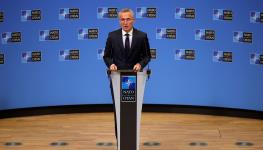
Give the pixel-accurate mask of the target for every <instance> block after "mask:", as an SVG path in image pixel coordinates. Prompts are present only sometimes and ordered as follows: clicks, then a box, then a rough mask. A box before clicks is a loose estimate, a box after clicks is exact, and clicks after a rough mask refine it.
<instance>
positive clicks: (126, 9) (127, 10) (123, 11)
mask: <svg viewBox="0 0 263 150" xmlns="http://www.w3.org/2000/svg"><path fill="white" fill-rule="evenodd" d="M125 12H130V13H131V15H132V17H133V18H134V13H133V11H132V10H131V9H130V8H123V9H122V10H121V11H119V13H118V17H119V18H120V17H121V13H125Z"/></svg>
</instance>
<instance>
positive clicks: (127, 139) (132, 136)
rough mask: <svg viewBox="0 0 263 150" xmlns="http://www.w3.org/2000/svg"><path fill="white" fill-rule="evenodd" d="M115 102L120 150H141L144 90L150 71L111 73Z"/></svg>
mask: <svg viewBox="0 0 263 150" xmlns="http://www.w3.org/2000/svg"><path fill="white" fill-rule="evenodd" d="M109 74H110V79H111V82H112V88H113V96H114V100H115V111H116V116H115V117H116V122H117V137H118V138H117V143H118V144H117V145H118V150H139V145H140V126H141V112H142V103H143V95H144V88H145V83H146V79H147V77H148V76H149V75H150V71H149V70H147V71H142V72H133V71H131V70H120V71H112V72H110V73H109Z"/></svg>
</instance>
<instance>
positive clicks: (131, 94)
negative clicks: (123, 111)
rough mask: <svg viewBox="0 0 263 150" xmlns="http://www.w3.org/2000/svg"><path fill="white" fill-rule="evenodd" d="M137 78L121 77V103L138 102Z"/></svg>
mask: <svg viewBox="0 0 263 150" xmlns="http://www.w3.org/2000/svg"><path fill="white" fill-rule="evenodd" d="M136 82H137V78H136V76H124V75H123V76H121V101H122V102H136Z"/></svg>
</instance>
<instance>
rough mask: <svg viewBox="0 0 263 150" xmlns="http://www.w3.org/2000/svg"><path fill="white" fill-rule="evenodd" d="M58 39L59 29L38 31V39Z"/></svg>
mask: <svg viewBox="0 0 263 150" xmlns="http://www.w3.org/2000/svg"><path fill="white" fill-rule="evenodd" d="M56 40H59V30H58V29H54V30H41V31H40V32H39V41H56Z"/></svg>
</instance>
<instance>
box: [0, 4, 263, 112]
mask: <svg viewBox="0 0 263 150" xmlns="http://www.w3.org/2000/svg"><path fill="white" fill-rule="evenodd" d="M262 6H263V1H261V0H254V1H251V0H243V1H236V0H162V1H161V0H138V1H137V0H126V1H125V2H124V1H119V0H111V1H100V0H95V1H87V0H78V1H75V0H58V1H54V0H45V1H40V0H38V1H36V0H27V1H21V0H9V1H2V2H1V6H0V12H2V14H3V18H2V19H3V21H2V22H0V33H1V36H2V37H1V38H2V42H1V43H0V54H4V61H5V62H4V64H0V110H5V109H13V108H25V107H36V106H56V105H72V104H73V105H74V104H108V103H112V102H111V96H110V89H109V82H108V79H107V75H106V71H105V69H106V66H105V65H104V62H103V60H102V59H100V56H101V55H100V54H98V50H99V49H103V48H104V47H105V42H106V38H107V35H108V33H109V32H110V31H113V30H115V29H118V28H119V23H118V19H116V18H98V17H99V16H98V15H99V14H98V11H99V8H109V7H112V8H118V10H119V9H121V8H125V7H129V8H131V9H133V10H134V12H135V13H136V11H137V9H138V8H156V18H147V17H143V16H142V18H137V19H136V22H135V27H136V28H138V29H140V30H142V31H144V32H146V33H147V34H148V37H149V42H150V46H151V48H152V49H156V55H157V58H156V59H153V60H152V61H151V63H150V68H151V69H152V75H151V78H150V80H149V81H148V82H147V85H146V91H145V101H144V103H147V104H183V105H197V106H217V107H227V108H241V109H250V110H260V111H263V95H262V89H261V88H262V85H263V80H262V77H263V65H261V64H251V63H250V57H251V54H254V53H255V54H261V55H262V54H263V45H262V35H263V24H262V22H261V23H260V22H256V23H252V22H251V21H250V19H251V18H250V16H251V12H263V8H262ZM61 8H78V9H79V19H64V20H63V19H62V20H60V19H59V13H60V9H61ZM176 8H193V9H195V18H194V19H187V18H186V19H183V18H182V19H175V13H176ZM214 9H223V10H224V9H226V10H232V13H233V14H232V15H233V19H232V20H230V21H227V20H220V19H219V20H213V13H214ZM23 10H41V20H27V21H22V20H21V15H22V11H23ZM64 10H65V9H64ZM105 10H106V9H105ZM99 13H100V12H99ZM86 28H88V29H94V28H95V29H98V31H99V33H98V36H99V37H98V39H83V40H79V39H78V32H79V30H80V29H86ZM160 28H172V29H176V39H157V38H156V36H157V34H158V33H157V30H158V29H160ZM53 29H59V32H60V35H59V40H55V41H39V36H40V35H39V34H40V31H42V30H53ZM198 29H211V30H214V31H215V40H196V39H195V32H196V30H198ZM235 31H242V32H251V33H253V42H252V43H244V42H233V33H234V32H235ZM11 32H21V35H22V36H21V39H22V41H21V42H7V43H5V41H3V40H4V37H3V34H4V33H11ZM67 49H78V50H79V53H80V59H79V60H67V61H60V60H59V56H60V51H61V50H67ZM177 49H193V50H195V59H194V60H184V59H182V60H175V55H176V54H175V51H176V50H177ZM28 51H30V52H31V51H41V55H42V56H41V59H42V60H41V62H28V63H23V62H22V60H21V59H23V58H22V53H24V52H28ZM214 51H228V52H232V55H233V56H232V59H233V61H232V62H230V63H229V62H215V61H213V55H214Z"/></svg>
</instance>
